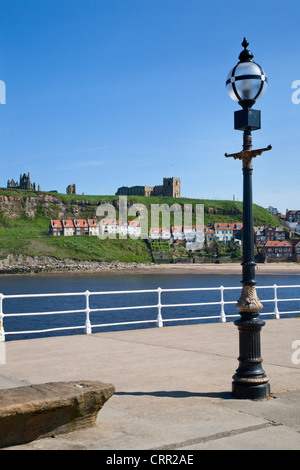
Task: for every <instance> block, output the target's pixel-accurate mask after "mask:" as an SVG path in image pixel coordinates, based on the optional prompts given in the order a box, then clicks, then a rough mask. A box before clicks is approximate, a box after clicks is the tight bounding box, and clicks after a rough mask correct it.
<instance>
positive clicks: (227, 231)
mask: <svg viewBox="0 0 300 470" xmlns="http://www.w3.org/2000/svg"><path fill="white" fill-rule="evenodd" d="M242 228H243V224H242V223H241V222H238V223H227V222H223V223H216V224H215V225H214V230H215V240H216V241H217V242H224V243H229V242H230V241H231V240H233V239H235V238H239V239H240V240H241V235H242V234H241V231H242Z"/></svg>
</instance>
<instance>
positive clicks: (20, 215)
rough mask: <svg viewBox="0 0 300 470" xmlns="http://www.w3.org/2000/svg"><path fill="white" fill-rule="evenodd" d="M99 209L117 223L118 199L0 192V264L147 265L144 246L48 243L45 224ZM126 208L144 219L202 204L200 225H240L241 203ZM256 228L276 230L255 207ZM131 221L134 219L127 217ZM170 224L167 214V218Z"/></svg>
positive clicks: (142, 200)
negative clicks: (15, 260)
mask: <svg viewBox="0 0 300 470" xmlns="http://www.w3.org/2000/svg"><path fill="white" fill-rule="evenodd" d="M100 203H111V204H113V206H114V207H115V210H116V216H117V217H118V203H119V197H118V196H88V195H81V196H80V195H67V194H57V193H46V192H37V193H34V192H31V191H22V190H12V189H11V190H10V189H0V258H2V259H3V258H6V257H7V255H8V254H23V255H31V256H52V257H55V258H58V259H65V258H73V259H78V260H84V259H85V260H99V261H124V262H151V259H152V258H151V253H150V250H149V247H148V245H147V243H146V242H145V241H144V240H132V239H130V238H128V239H127V240H110V239H106V240H100V239H98V238H97V237H70V238H65V237H58V238H56V237H49V235H48V230H49V222H50V219H67V218H71V219H75V218H78V219H79V218H93V217H95V215H96V209H97V206H98V205H99V204H100ZM127 204H128V207H130V206H131V205H132V204H143V205H144V206H146V208H147V210H148V214H149V227H150V213H151V212H150V210H151V204H158V205H161V204H168V205H169V206H172V205H173V204H180V205H181V206H183V205H184V204H190V205H192V208H193V211H192V217H193V221H194V220H195V207H196V204H204V223H205V224H207V225H208V224H210V223H214V222H230V221H234V222H241V221H242V210H243V207H242V203H241V202H234V201H215V200H200V199H189V198H180V199H172V198H162V197H161V198H159V197H151V198H148V197H142V196H141V197H140V196H128V197H127ZM253 212H254V224H255V225H273V226H274V225H278V220H277V219H276V218H275V217H273V216H272V215H271V214H269V212H268V211H266V210H265V209H263V208H262V207H260V206H257V205H254V208H253ZM130 218H135V217H130ZM171 223H172V214H171Z"/></svg>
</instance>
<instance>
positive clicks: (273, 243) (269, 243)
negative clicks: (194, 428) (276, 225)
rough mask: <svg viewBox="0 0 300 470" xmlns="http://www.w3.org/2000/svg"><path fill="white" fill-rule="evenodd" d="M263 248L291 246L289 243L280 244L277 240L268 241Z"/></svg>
mask: <svg viewBox="0 0 300 470" xmlns="http://www.w3.org/2000/svg"><path fill="white" fill-rule="evenodd" d="M265 246H281V247H282V246H289V247H292V245H291V244H290V243H289V242H280V241H278V240H269V241H268V242H267V243H266V244H265Z"/></svg>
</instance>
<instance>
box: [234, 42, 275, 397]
mask: <svg viewBox="0 0 300 470" xmlns="http://www.w3.org/2000/svg"><path fill="white" fill-rule="evenodd" d="M248 45H249V43H248V41H247V40H246V38H244V40H243V42H242V46H243V47H244V50H243V51H242V52H241V53H240V55H239V62H238V64H237V65H236V66H235V67H233V69H232V70H231V71H230V73H229V75H228V77H227V80H226V87H227V91H228V94H229V96H230V98H232V99H233V100H234V101H236V102H237V103H238V104H239V105H240V106H241V107H242V109H241V110H239V111H235V113H234V128H235V129H236V130H241V131H243V136H244V138H243V150H242V151H241V152H239V153H234V154H227V153H225V156H226V157H233V158H234V159H239V160H242V162H243V262H242V273H243V279H242V281H241V282H242V284H243V287H242V293H241V296H240V298H239V300H238V302H237V305H236V306H237V308H238V309H239V310H240V318H239V319H238V320H237V321H236V322H235V325H236V326H237V327H238V330H239V358H238V361H239V367H238V369H237V370H236V373H235V375H234V376H233V383H232V394H233V397H234V398H242V399H252V400H259V399H265V398H268V397H269V396H270V385H269V383H268V382H269V379H268V377H267V376H266V374H265V371H264V370H263V368H262V358H261V348H260V332H261V329H262V327H263V326H264V325H265V322H264V321H262V320H261V319H260V318H258V317H259V310H261V309H262V308H263V306H262V304H261V302H260V300H259V298H258V297H257V292H256V287H255V286H256V281H255V266H256V263H255V259H254V227H253V203H252V171H253V168H252V161H253V158H255V157H256V156H257V155H261V154H262V153H263V152H264V151H266V150H270V149H271V148H272V147H271V145H269V146H268V147H267V148H262V149H257V150H252V134H251V132H252V131H253V130H257V129H260V111H258V110H255V109H252V106H253V105H254V103H255V102H256V101H257V100H258V99H259V98H260V97H261V96H262V95H263V93H264V92H265V90H266V87H267V78H266V76H265V73H264V71H263V69H262V68H261V67H260V65H258V64H256V63H255V62H254V61H253V60H252V59H253V54H252V52H250V51H249V50H248V49H247V47H248Z"/></svg>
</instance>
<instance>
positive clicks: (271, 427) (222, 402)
mask: <svg viewBox="0 0 300 470" xmlns="http://www.w3.org/2000/svg"><path fill="white" fill-rule="evenodd" d="M262 331H263V333H262V351H263V358H264V363H263V366H264V369H265V370H266V372H267V374H268V376H269V377H270V383H271V393H272V399H271V400H267V401H264V402H252V401H247V400H234V399H233V398H232V395H231V381H232V375H233V374H234V372H235V369H236V368H237V366H238V361H237V356H238V334H237V329H236V327H235V326H234V325H233V323H225V324H221V323H217V324H201V325H185V326H176V327H175V326H174V327H172V326H168V327H164V328H148V329H142V330H129V331H117V332H109V333H108V332H103V333H95V334H92V335H74V336H65V337H52V338H41V339H32V340H22V341H20V340H19V341H10V342H7V343H5V348H6V351H5V352H6V363H5V364H1V365H0V371H1V375H0V387H1V386H3V388H4V387H5V388H7V389H9V388H10V386H16V384H17V383H18V384H20V382H21V383H22V384H23V385H24V384H34V383H43V382H49V381H71V380H100V381H103V382H107V383H112V384H113V385H114V386H115V389H116V392H115V394H114V395H113V396H112V397H111V398H110V400H109V402H108V403H107V404H105V406H104V407H103V409H102V410H101V411H100V413H99V416H98V419H97V425H96V427H95V428H93V429H90V430H86V431H82V432H78V433H77V432H76V433H71V434H68V435H64V436H63V437H57V438H55V439H42V440H39V441H34V442H32V443H29V444H27V445H26V446H22V447H20V446H18V448H26V449H52V450H54V449H103V450H116V449H118V450H122V449H126V450H128V449H135V450H137V449H187V450H188V449H195V450H196V449H198V448H199V449H200V448H213V446H216V448H223V447H224V448H249V449H250V448H251V449H252V448H254V447H255V446H256V445H257V443H258V442H260V445H261V446H262V448H266V447H264V446H267V445H269V446H271V448H272V449H273V448H278V449H280V448H290V447H291V448H295V449H298V443H299V441H300V433H299V422H300V419H299V405H298V403H299V402H300V400H299V393H300V392H299V391H300V365H299V364H296V363H294V362H293V361H292V354H293V352H294V350H293V349H292V343H293V342H294V341H295V340H298V339H300V320H299V319H282V320H276V321H275V320H270V321H268V322H267V325H266V326H265V327H264V328H263V330H262ZM274 397H276V398H274ZM279 431H281V436H282V438H281V439H280V438H279V435H280V432H279ZM201 446H202V447H201ZM284 446H285V447H284Z"/></svg>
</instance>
